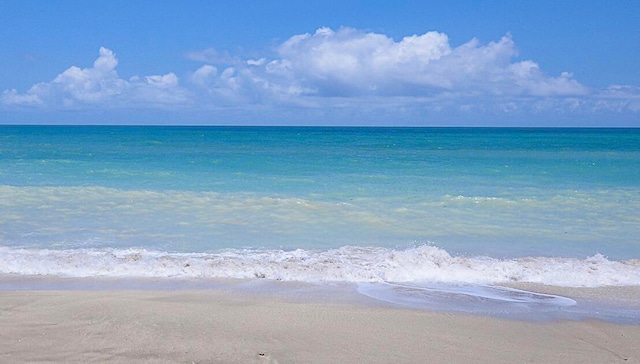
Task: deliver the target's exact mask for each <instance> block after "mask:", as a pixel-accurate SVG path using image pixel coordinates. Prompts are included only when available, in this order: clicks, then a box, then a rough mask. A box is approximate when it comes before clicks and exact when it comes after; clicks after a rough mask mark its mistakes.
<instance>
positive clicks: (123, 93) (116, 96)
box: [2, 47, 189, 107]
mask: <svg viewBox="0 0 640 364" xmlns="http://www.w3.org/2000/svg"><path fill="white" fill-rule="evenodd" d="M99 53H100V56H99V57H98V58H97V59H96V60H95V62H94V63H93V67H89V68H79V67H77V66H71V67H69V68H68V69H67V70H65V71H64V72H62V73H60V74H59V75H58V76H56V77H55V78H54V79H53V80H52V81H51V82H41V83H37V84H35V85H33V86H32V87H31V88H30V89H29V90H27V92H26V93H24V94H19V93H18V92H17V91H16V90H9V91H4V93H3V95H2V102H3V103H4V104H7V105H41V106H53V107H56V106H62V107H82V106H85V105H93V106H105V105H109V106H112V107H114V106H115V107H122V106H159V105H176V104H183V103H187V102H188V101H189V97H188V94H187V91H186V90H184V89H183V88H181V87H180V86H179V80H178V77H177V76H176V75H175V74H173V73H168V74H166V75H153V76H145V77H142V78H140V77H137V76H136V77H132V78H131V79H129V80H128V81H127V80H124V79H122V78H120V76H119V75H118V73H117V71H116V66H117V65H118V59H117V58H116V56H115V54H114V53H113V51H111V50H110V49H107V48H104V47H101V48H100V51H99Z"/></svg>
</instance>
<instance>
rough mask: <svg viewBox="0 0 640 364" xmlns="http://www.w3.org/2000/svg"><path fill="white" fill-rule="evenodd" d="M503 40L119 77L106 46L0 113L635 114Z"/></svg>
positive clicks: (436, 38) (326, 50)
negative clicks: (371, 110) (327, 110)
mask: <svg viewBox="0 0 640 364" xmlns="http://www.w3.org/2000/svg"><path fill="white" fill-rule="evenodd" d="M517 54H518V53H517V48H516V46H515V43H514V41H513V39H512V37H511V36H510V35H508V34H507V35H505V36H504V37H502V38H501V39H499V40H498V41H493V42H490V43H487V44H482V43H481V42H479V41H478V40H476V39H472V40H470V41H469V42H467V43H465V44H462V45H460V46H457V47H452V46H451V44H450V42H449V39H448V37H447V35H446V34H444V33H439V32H435V31H431V32H427V33H424V34H422V35H412V36H407V37H404V38H402V39H401V40H399V41H395V40H393V39H392V38H390V37H388V36H387V35H384V34H379V33H373V32H363V31H360V30H357V29H352V28H341V29H338V30H332V29H329V28H320V29H318V30H316V31H315V33H313V34H299V35H294V36H292V37H291V38H289V39H288V40H286V41H284V42H282V43H281V44H279V45H278V46H277V47H276V48H275V52H274V55H273V56H270V57H267V56H265V57H262V58H254V59H241V58H239V57H236V56H231V55H229V54H227V53H221V52H217V51H215V50H214V49H213V48H209V49H205V50H202V51H196V52H190V53H188V54H187V55H186V57H187V58H188V59H191V60H193V61H196V62H200V63H201V66H199V67H198V68H196V69H195V70H194V71H193V72H191V73H190V74H187V75H184V76H183V77H182V78H180V77H178V76H177V75H176V74H175V73H173V72H168V73H166V74H163V75H148V76H134V77H130V78H128V79H124V78H122V77H120V75H119V74H118V72H117V70H116V68H117V65H118V59H117V58H116V55H115V53H114V52H113V51H112V50H110V49H107V48H105V47H101V48H100V50H99V57H98V58H97V59H96V61H95V62H94V64H93V66H92V67H86V68H80V67H77V66H71V67H69V68H68V69H67V70H65V71H63V72H62V73H60V74H59V75H57V76H56V77H55V78H54V79H53V80H52V81H49V82H40V83H37V84H35V85H33V86H32V87H31V88H29V89H28V90H27V91H26V92H18V90H15V89H10V90H5V91H3V93H2V95H1V98H0V100H1V103H2V105H3V107H4V108H12V107H20V108H41V109H53V110H59V109H86V108H93V109H96V108H97V109H114V108H116V109H127V108H152V109H178V110H179V109H181V108H191V109H193V108H196V109H198V108H199V109H204V110H206V109H216V108H225V107H244V108H251V107H254V106H257V107H260V106H265V105H266V106H269V107H274V108H287V107H294V108H323V107H333V108H362V107H375V108H381V107H382V108H384V107H388V108H397V107H406V106H407V105H411V107H420V108H424V109H427V110H436V111H438V110H455V111H462V112H475V111H483V112H487V111H490V112H497V113H509V112H520V111H523V110H524V111H525V112H534V113H535V112H561V113H594V112H596V113H597V112H609V113H610V112H615V113H629V112H630V113H637V112H639V111H640V87H637V86H634V85H611V86H609V87H608V88H606V89H603V90H594V89H591V88H589V87H588V86H586V85H583V84H581V83H580V82H579V81H578V80H576V79H574V78H573V76H572V74H571V73H570V72H562V73H561V74H560V75H557V76H550V75H547V74H546V73H545V72H544V71H543V70H542V69H541V68H540V66H539V65H538V64H537V63H536V62H534V61H533V60H518V61H516V60H514V59H516V57H517Z"/></svg>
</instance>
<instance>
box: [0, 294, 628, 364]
mask: <svg viewBox="0 0 640 364" xmlns="http://www.w3.org/2000/svg"><path fill="white" fill-rule="evenodd" d="M0 328H1V330H0V362H6V363H14V362H91V361H93V362H101V363H102V362H127V363H131V362H144V363H164V362H186V363H192V362H195V363H638V362H640V326H632V325H615V324H611V323H605V322H600V321H581V322H574V321H561V322H547V323H535V322H526V321H515V320H504V319H497V318H490V317H479V316H466V315H461V314H453V313H442V312H428V311H416V310H409V309H393V308H388V307H387V308H383V307H370V306H366V305H357V304H343V303H331V302H325V303H313V302H292V301H290V300H289V301H287V300H281V299H278V297H277V296H269V295H255V294H253V295H252V294H247V293H242V292H229V291H223V290H193V291H184V290H182V291H181V290H173V291H172V290H166V291H140V290H138V291H131V290H129V291H127V290H120V291H105V290H102V291H91V290H79V291H74V290H61V291H0Z"/></svg>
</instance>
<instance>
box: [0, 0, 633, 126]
mask: <svg viewBox="0 0 640 364" xmlns="http://www.w3.org/2000/svg"><path fill="white" fill-rule="evenodd" d="M0 24H2V31H1V32H0V70H1V71H0V124H158V125H167V124H171V125H357V126H360V125H376V126H377V125H380V126H383V125H384V126H601V127H609V126H611V127H620V126H622V127H625V126H626V127H640V67H639V66H638V65H640V25H638V24H640V1H636V0H620V1H600V0H590V1H582V0H566V1H547V0H539V1H535V2H534V1H517V0H511V1H490V0H487V1H470V0H468V1H456V0H452V1H428V0H423V1H402V0H394V1H381V0H369V1H349V0H341V1H334V0H325V1H313V0H307V1H285V0H272V1H248V0H235V1H199V0H184V1H162V0H136V1H130V0H127V1H121V0H111V1H108V2H105V1H95V0H82V1H80V0H77V1H70V0H68V1H67V0H30V1H19V0H0Z"/></svg>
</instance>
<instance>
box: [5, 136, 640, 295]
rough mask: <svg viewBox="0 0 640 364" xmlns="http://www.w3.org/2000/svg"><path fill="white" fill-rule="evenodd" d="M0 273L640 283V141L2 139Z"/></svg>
mask: <svg viewBox="0 0 640 364" xmlns="http://www.w3.org/2000/svg"><path fill="white" fill-rule="evenodd" d="M0 275H11V276H52V277H113V278H158V279H165V278H166V279H176V278H177V279H200V280H203V279H204V280H206V279H218V278H238V279H250V280H254V279H265V280H273V281H294V282H307V283H321V282H327V283H332V282H333V283H340V282H342V283H353V284H357V285H359V286H360V287H361V288H362V289H361V290H362V292H365V291H367V292H369V294H370V295H375V294H374V293H371V291H372V288H371V287H372V285H374V286H375V285H376V284H379V285H381V286H384V285H388V284H395V285H397V286H398V287H400V286H402V287H405V288H406V287H407V286H411V287H414V286H421V287H427V286H428V287H431V288H429V289H433V287H434V286H436V287H440V288H438V290H439V292H443V291H447V289H442V287H444V286H446V287H470V286H472V287H484V288H482V289H480V290H474V292H475V293H476V294H478V295H480V296H482V295H483V294H482V293H478V292H480V291H482V290H486V289H487V287H494V286H496V285H503V284H511V283H541V284H545V285H550V286H560V287H603V286H637V285H640V129H578V128H575V129H562V128H391V127H389V128H373V127H222V126H219V127H187V126H180V127H178V126H175V127H163V126H0ZM443 285H444V286H443ZM363 287H364V288H363ZM464 289H465V290H466V289H467V288H464ZM488 289H491V288H488ZM365 293H366V292H365ZM492 294H493V293H492ZM500 294H502V293H500ZM507 295H508V296H510V297H513V295H510V294H507ZM558 299H560V298H558ZM565 303H566V302H565Z"/></svg>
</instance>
